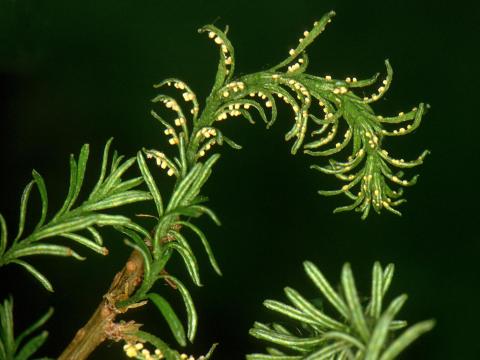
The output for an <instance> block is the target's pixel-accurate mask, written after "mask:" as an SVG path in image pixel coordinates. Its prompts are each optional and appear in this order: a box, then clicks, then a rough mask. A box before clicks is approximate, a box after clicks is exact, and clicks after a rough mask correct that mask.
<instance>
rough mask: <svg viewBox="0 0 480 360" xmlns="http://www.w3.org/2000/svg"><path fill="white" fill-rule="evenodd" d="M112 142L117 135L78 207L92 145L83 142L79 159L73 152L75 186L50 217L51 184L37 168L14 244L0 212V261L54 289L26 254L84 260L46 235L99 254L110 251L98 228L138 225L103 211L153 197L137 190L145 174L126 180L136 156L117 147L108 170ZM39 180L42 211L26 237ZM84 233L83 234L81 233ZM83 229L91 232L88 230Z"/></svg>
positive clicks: (26, 192)
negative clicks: (29, 207) (32, 196)
mask: <svg viewBox="0 0 480 360" xmlns="http://www.w3.org/2000/svg"><path fill="white" fill-rule="evenodd" d="M111 142H112V139H110V140H109V141H108V142H107V145H106V146H105V150H104V153H103V162H102V168H101V172H100V178H99V179H98V182H97V183H96V185H95V187H94V188H93V190H92V191H91V192H90V195H89V196H88V198H87V199H86V200H85V201H84V202H83V203H81V204H80V205H78V206H76V207H75V206H74V205H75V202H76V200H77V198H78V195H79V194H80V190H81V189H82V184H83V180H84V177H85V170H86V167H87V161H88V155H89V146H88V144H85V145H84V146H83V147H82V150H81V151H80V155H79V157H78V161H77V160H75V157H74V156H73V155H71V156H70V187H69V189H68V194H67V198H66V199H65V202H64V203H63V206H62V207H61V209H60V210H59V211H58V212H57V213H56V214H55V215H54V216H53V217H52V219H51V220H50V221H46V219H47V211H48V195H47V187H46V185H45V181H44V180H43V177H42V176H41V175H40V174H39V173H38V172H37V171H35V170H33V172H32V175H33V180H32V181H31V182H29V183H28V184H27V186H26V187H25V189H24V191H23V194H22V199H21V203H20V220H19V225H18V233H17V236H16V237H15V239H13V241H12V242H11V244H10V247H8V239H7V226H6V223H5V219H4V218H3V216H2V215H1V214H0V225H1V235H0V266H3V265H7V264H10V263H12V264H17V265H20V266H22V267H23V268H25V269H26V270H27V271H28V272H30V273H31V274H32V275H33V276H34V277H35V278H36V279H37V280H38V281H39V282H40V283H41V284H42V285H43V286H44V287H45V288H46V289H47V290H49V291H53V288H52V285H51V283H50V281H49V280H48V279H47V278H46V277H45V276H44V275H43V274H41V273H40V272H39V271H38V270H37V269H35V268H34V267H33V266H32V265H30V264H29V263H27V262H26V261H24V260H21V258H23V257H25V256H32V255H54V256H73V257H74V258H75V259H78V260H83V259H84V258H83V257H81V256H80V255H79V254H77V253H76V252H75V251H73V250H72V249H71V248H69V247H67V246H64V245H54V244H49V243H45V241H44V239H50V238H53V237H63V238H66V239H69V240H72V241H74V242H76V243H79V244H81V245H83V246H85V247H87V248H90V249H91V250H93V251H95V252H97V253H99V254H102V255H107V254H108V249H107V248H105V247H103V239H102V236H101V235H100V233H99V232H98V231H97V230H96V228H95V227H102V226H107V225H110V226H124V227H126V228H131V229H135V230H138V227H137V226H136V225H135V224H134V223H133V222H131V221H130V219H128V218H127V217H125V216H122V215H109V214H108V213H106V212H105V211H104V210H107V209H112V208H117V207H119V206H122V205H125V204H129V203H133V202H137V201H144V200H149V199H150V198H151V197H150V195H149V194H148V193H147V192H145V191H141V190H133V189H134V188H135V187H137V186H138V185H140V184H141V183H142V178H141V177H137V178H133V179H131V180H127V181H123V180H122V176H123V175H124V173H125V172H126V171H127V170H128V169H129V168H130V167H131V166H132V165H133V164H134V163H135V159H134V158H133V159H127V160H124V156H118V154H117V152H115V153H114V155H113V158H112V159H111V164H110V168H109V169H108V163H109V155H108V153H109V149H110V144H111ZM34 185H36V187H37V189H38V191H39V193H40V197H41V202H42V210H41V216H40V220H39V221H38V223H37V224H36V226H35V228H34V229H33V231H32V232H31V233H30V234H29V235H27V236H24V237H22V235H23V232H24V228H25V222H26V217H27V205H28V201H29V198H30V193H31V191H32V188H33V186H34ZM79 232H83V233H81V234H80V233H79ZM84 233H87V235H86V234H84ZM7 247H8V248H7Z"/></svg>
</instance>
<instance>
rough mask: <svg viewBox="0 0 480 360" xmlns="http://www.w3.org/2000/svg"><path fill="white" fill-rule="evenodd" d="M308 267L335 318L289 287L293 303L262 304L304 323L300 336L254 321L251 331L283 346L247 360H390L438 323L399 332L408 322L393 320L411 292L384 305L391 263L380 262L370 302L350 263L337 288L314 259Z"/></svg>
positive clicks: (376, 266) (280, 327)
mask: <svg viewBox="0 0 480 360" xmlns="http://www.w3.org/2000/svg"><path fill="white" fill-rule="evenodd" d="M304 268H305V272H306V273H307V275H308V277H309V278H310V279H311V280H312V282H313V283H314V284H315V286H316V287H317V288H318V289H319V290H320V292H321V294H322V295H323V297H324V298H325V300H326V302H327V303H328V305H330V306H332V307H333V309H334V310H335V311H336V312H337V313H338V314H339V315H340V316H339V317H338V318H335V317H333V316H332V315H329V314H327V312H326V311H325V310H324V309H322V308H321V307H318V306H316V305H314V303H313V302H312V301H309V300H307V299H306V298H305V297H303V296H302V295H300V293H299V292H298V291H296V290H294V289H292V288H290V287H286V288H285V294H286V296H287V298H288V300H289V301H290V302H291V303H292V305H293V306H292V305H287V304H284V303H282V302H279V301H276V300H266V301H265V302H264V305H265V307H267V308H268V309H270V310H273V311H275V312H277V313H280V314H281V315H284V316H286V317H288V318H290V319H292V320H294V322H295V323H299V324H300V327H298V326H297V329H301V334H295V333H294V332H293V331H291V330H289V329H288V328H287V327H285V326H283V325H281V324H278V323H273V324H268V325H267V324H263V323H260V322H256V323H255V324H254V327H253V328H252V329H251V330H250V334H251V335H252V336H254V337H256V338H258V339H262V340H266V341H268V342H271V343H272V344H274V345H277V346H280V347H281V348H282V350H279V349H277V348H273V347H270V348H267V352H268V354H252V355H248V356H247V359H249V360H274V359H278V360H280V359H281V360H294V359H298V360H300V359H304V360H313V359H315V360H320V359H331V360H334V359H339V360H340V359H345V360H347V359H362V360H391V359H395V358H396V357H397V355H399V354H400V353H401V352H402V351H403V350H404V349H405V348H406V347H407V346H408V345H410V344H411V343H412V342H413V341H414V340H416V339H417V338H418V337H419V336H420V335H422V334H423V333H425V332H427V331H429V330H430V329H432V328H433V326H434V322H433V321H432V320H427V321H422V322H420V323H417V324H415V325H413V326H411V327H409V328H407V329H406V330H404V331H403V332H402V334H400V335H397V332H398V330H400V329H402V328H405V327H407V323H406V321H402V320H395V316H396V315H397V313H398V312H399V311H400V309H401V308H402V306H403V304H404V303H405V301H406V300H407V295H400V296H398V297H396V298H395V299H394V300H393V301H392V302H391V303H390V304H389V305H388V306H384V304H383V300H384V296H385V294H386V292H387V291H388V288H389V287H390V284H391V281H392V277H393V272H394V266H393V264H389V265H388V266H387V267H386V268H385V269H382V267H381V265H380V263H378V262H376V263H375V264H374V266H373V272H372V286H371V295H370V300H369V301H368V302H365V301H363V300H362V298H361V297H360V296H359V292H358V291H357V288H356V286H355V280H354V278H353V274H352V270H351V268H350V264H348V263H346V264H345V265H344V266H343V270H342V277H341V286H340V290H339V291H338V292H336V291H335V290H334V289H333V287H332V286H331V285H330V284H329V282H328V281H327V280H326V279H325V277H324V276H323V274H322V273H321V272H320V270H319V269H318V268H317V267H316V266H315V265H314V264H313V263H311V262H309V261H306V262H305V263H304ZM325 308H326V306H325ZM283 349H285V350H283ZM285 351H286V352H285Z"/></svg>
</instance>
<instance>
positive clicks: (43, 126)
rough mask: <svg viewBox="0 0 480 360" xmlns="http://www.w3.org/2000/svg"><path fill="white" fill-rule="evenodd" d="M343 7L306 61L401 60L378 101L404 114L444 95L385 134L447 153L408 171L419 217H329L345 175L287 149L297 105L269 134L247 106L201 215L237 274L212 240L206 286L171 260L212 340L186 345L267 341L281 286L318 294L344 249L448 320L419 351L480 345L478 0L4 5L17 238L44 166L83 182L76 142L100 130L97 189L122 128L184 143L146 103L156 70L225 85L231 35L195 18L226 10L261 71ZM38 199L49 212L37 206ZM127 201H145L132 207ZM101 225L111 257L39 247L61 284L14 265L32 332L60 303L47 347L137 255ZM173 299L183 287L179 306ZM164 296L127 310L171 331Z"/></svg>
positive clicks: (234, 354)
mask: <svg viewBox="0 0 480 360" xmlns="http://www.w3.org/2000/svg"><path fill="white" fill-rule="evenodd" d="M472 4H473V2H472ZM331 9H333V10H335V11H336V12H337V16H336V17H335V19H334V21H333V22H332V24H331V25H330V26H329V27H328V28H327V31H326V32H325V33H324V34H323V35H322V36H321V37H320V38H319V39H317V41H316V43H315V44H314V45H313V46H311V48H310V50H309V55H310V60H311V65H310V68H309V72H310V73H313V74H318V75H325V74H330V75H332V76H333V77H337V78H345V77H346V76H356V77H357V78H366V77H369V76H370V75H372V74H373V73H375V72H377V71H384V65H383V60H384V59H385V58H389V59H390V61H391V63H392V65H393V67H394V71H395V75H394V81H393V85H392V87H391V90H390V91H389V92H388V94H387V96H386V97H385V98H384V99H382V100H381V101H380V102H379V103H377V104H376V105H375V106H374V107H375V109H376V110H377V111H378V112H380V113H382V114H396V113H398V112H399V111H405V110H408V109H410V108H411V107H413V106H415V105H416V104H418V102H420V101H426V102H428V103H430V104H431V105H432V109H431V111H430V112H429V113H428V114H427V116H426V117H425V120H424V122H423V124H422V126H421V127H420V128H419V130H417V131H416V132H415V134H413V135H409V136H406V137H404V138H401V139H396V141H391V142H388V143H387V145H386V146H387V147H388V148H390V149H393V151H394V153H395V154H401V156H399V157H403V158H405V159H409V158H410V159H411V158H415V157H416V156H417V155H418V154H419V153H420V152H421V151H422V150H423V149H425V148H428V149H430V150H432V155H431V156H429V157H428V158H427V161H426V162H425V164H424V165H423V166H421V167H420V168H417V169H415V171H413V172H410V174H414V173H416V172H419V173H420V174H421V177H420V181H419V182H418V184H417V185H416V186H414V187H413V188H410V189H408V190H407V193H406V197H407V199H408V203H406V204H405V205H403V206H402V208H401V210H402V212H403V216H402V217H397V216H394V215H391V214H388V213H385V214H382V215H381V216H377V215H376V214H371V215H370V217H369V218H368V219H367V220H366V221H364V222H362V221H361V220H360V219H359V216H358V214H355V213H345V214H338V215H333V214H332V209H333V208H335V207H336V206H339V205H343V204H345V203H346V199H343V198H341V197H333V198H324V197H319V196H318V195H316V190H318V189H320V188H323V189H325V188H332V187H333V186H336V185H338V184H337V183H336V182H335V181H334V180H332V179H329V178H328V177H327V176H325V175H322V174H319V173H317V172H313V171H311V170H309V169H308V166H309V165H310V164H312V163H320V162H321V161H322V159H317V158H309V157H306V156H303V155H297V156H295V157H294V156H292V155H290V153H289V145H290V144H285V143H284V141H283V135H284V133H285V132H286V131H287V130H288V129H289V127H290V126H291V121H292V119H291V118H290V112H289V111H287V109H283V111H282V112H281V115H280V117H279V119H278V120H277V124H276V126H275V127H274V128H273V129H270V130H268V131H267V130H265V129H264V127H263V125H262V123H261V122H260V121H259V122H258V123H257V125H255V126H251V125H249V124H248V123H247V122H246V121H242V120H240V119H239V118H235V119H234V120H231V121H229V122H228V123H226V124H222V126H224V131H225V132H226V133H227V134H228V135H229V136H230V137H232V138H234V139H235V140H236V141H237V142H239V143H241V144H242V145H243V146H244V149H243V150H242V151H240V152H236V151H233V150H230V149H227V148H224V149H222V154H223V156H222V159H221V161H220V162H219V163H218V165H216V167H215V171H214V175H213V176H212V178H211V180H210V181H209V183H208V185H207V186H206V189H205V193H206V194H207V195H208V196H210V198H211V203H210V206H211V207H212V208H213V209H214V210H215V211H216V212H217V214H218V215H219V216H220V217H221V219H222V222H223V226H221V227H216V226H215V225H212V224H211V223H209V222H208V221H206V220H205V221H200V223H201V226H202V227H203V229H204V230H205V232H206V233H207V234H208V235H209V239H210V242H211V244H212V246H213V247H214V250H215V252H216V255H217V258H218V260H219V262H220V264H221V266H222V269H223V272H224V276H223V277H218V276H216V275H215V274H214V273H213V271H212V270H211V268H210V267H209V265H208V262H207V259H206V256H204V253H203V251H202V249H201V248H200V246H198V244H197V243H195V244H193V246H194V248H195V249H196V250H197V251H196V253H197V254H198V255H197V256H198V258H199V261H200V262H201V275H202V277H203V283H204V284H205V286H204V287H203V288H200V289H195V288H194V285H193V284H191V282H190V281H189V280H188V279H187V274H186V271H185V270H184V268H183V265H182V264H181V263H180V261H179V260H180V259H178V258H176V259H174V260H173V261H172V264H169V271H170V272H171V273H173V274H176V275H177V276H179V277H180V278H182V279H184V280H185V282H186V283H187V284H188V285H189V288H190V289H191V291H192V294H193V296H194V299H195V302H196V305H197V308H198V311H199V313H200V324H199V332H198V337H197V341H196V342H195V344H194V345H193V346H191V347H189V348H188V349H187V352H188V353H195V354H201V353H204V352H205V351H206V350H207V349H208V347H209V344H211V343H212V342H220V347H219V348H218V351H217V353H216V356H215V357H214V358H218V359H242V358H243V357H244V354H246V353H248V352H253V351H258V350H260V349H261V348H262V346H261V344H259V342H257V341H256V340H253V339H250V338H249V336H248V335H247V332H248V329H249V327H250V326H251V325H252V323H253V321H254V320H265V321H268V319H271V315H270V314H268V313H267V311H265V310H264V309H263V307H262V305H261V302H262V300H263V299H265V298H277V299H283V295H282V288H283V287H284V286H285V285H290V286H294V287H295V288H297V289H299V290H301V291H302V292H303V293H305V294H307V296H310V297H315V296H317V293H316V292H315V289H314V288H313V286H312V285H311V284H310V283H309V281H308V280H307V279H306V276H305V274H304V273H303V269H302V261H303V260H304V259H310V260H312V261H314V262H315V263H316V264H318V265H319V267H320V268H321V269H322V270H323V271H324V273H325V274H326V275H327V277H328V278H329V279H331V281H332V282H334V283H336V282H337V281H338V279H339V274H340V270H341V266H342V264H343V263H344V262H345V261H350V262H351V263H352V266H353V269H354V273H355V274H356V279H357V282H358V285H359V288H361V289H362V294H363V295H368V291H369V289H368V285H369V281H370V271H371V266H372V264H373V262H374V261H375V260H380V261H381V262H382V263H383V264H386V263H388V262H394V263H395V264H396V269H397V273H396V276H395V279H394V283H393V287H392V289H391V292H390V299H391V298H392V296H393V295H398V294H400V293H402V292H407V293H408V294H409V295H410V296H409V301H408V302H407V304H406V306H405V308H404V310H403V311H402V314H401V315H402V316H403V318H405V319H407V320H409V321H410V322H411V323H413V322H415V321H419V320H423V319H427V318H435V319H437V326H436V328H435V329H434V331H433V332H431V333H430V334H428V335H426V336H424V337H423V338H422V339H421V340H420V341H418V343H415V345H413V346H412V348H411V349H410V350H409V351H408V352H406V353H405V355H404V356H403V357H402V358H404V359H477V358H480V345H479V342H478V323H479V321H480V316H479V314H478V303H479V295H480V291H479V281H478V267H477V264H478V259H479V250H480V245H479V244H480V241H479V238H478V231H477V227H478V222H479V220H480V219H479V217H478V213H477V211H478V210H477V209H478V205H477V204H478V196H477V192H478V190H477V186H478V185H477V183H478V171H477V167H478V165H479V145H478V130H479V129H480V128H479V126H478V122H479V120H480V119H479V118H478V98H477V97H478V95H477V92H476V91H477V84H478V82H479V80H480V78H479V76H478V71H476V70H477V69H476V67H478V59H477V58H476V55H477V52H478V34H479V30H480V29H479V19H480V17H479V13H478V11H477V9H476V8H473V7H472V6H471V4H470V3H469V2H467V1H456V2H447V1H436V2H426V1H424V2H422V1H418V0H417V1H414V0H409V1H385V0H383V1H305V0H304V1H301V0H297V1H292V2H290V3H281V2H277V1H205V0H204V1H200V0H199V1H190V2H189V1H180V0H178V1H176V2H167V1H162V0H156V1H126V0H116V1H112V0H104V1H75V2H74V1H51V2H47V1H33V0H17V1H13V0H0V167H1V170H0V171H1V173H0V174H1V175H0V177H1V180H2V183H3V185H2V187H0V199H1V203H0V211H1V212H2V213H3V214H4V215H5V217H6V218H7V221H8V224H9V229H10V234H11V235H14V232H15V231H16V219H17V211H18V204H19V199H20V195H21V191H22V190H23V186H24V185H25V184H26V183H27V182H28V181H29V179H30V178H29V174H30V171H31V169H32V168H35V169H37V170H38V171H39V172H41V173H42V174H43V176H44V177H45V180H46V182H47V187H48V189H49V195H50V203H51V209H55V208H58V207H59V206H60V205H61V203H62V200H63V198H64V196H65V194H66V191H67V187H68V185H67V183H68V154H69V153H72V152H73V153H78V151H79V149H80V147H81V145H82V144H83V143H85V142H88V143H90V144H91V161H90V164H89V170H87V183H86V185H87V188H88V186H89V185H92V183H93V182H94V181H95V180H96V176H97V173H98V167H99V157H100V155H101V152H102V147H103V144H104V143H105V141H106V140H107V139H108V138H109V137H110V136H114V137H115V141H114V145H115V148H116V149H118V150H119V151H120V152H121V153H123V154H127V155H134V154H135V152H136V151H137V150H138V149H139V148H141V147H143V146H145V147H150V148H151V147H156V148H164V147H166V146H167V145H166V141H165V138H164V137H163V136H162V133H161V131H162V129H161V127H160V126H159V125H158V124H157V123H156V122H155V121H154V120H153V119H151V118H150V116H149V110H150V108H151V104H150V103H149V99H151V98H152V97H153V96H154V95H155V94H156V93H155V91H154V90H153V89H152V87H151V85H152V84H153V83H156V82H158V81H160V80H162V79H163V78H165V77H169V76H175V77H178V78H181V79H183V80H185V81H187V82H188V83H189V84H190V85H191V87H192V88H193V89H194V90H195V91H196V93H197V95H198V96H199V97H200V98H204V97H205V96H206V95H207V94H208V92H209V88H210V86H211V84H212V81H213V76H214V72H215V69H216V63H217V50H216V49H215V47H214V45H213V44H212V43H211V42H210V41H208V40H207V38H206V36H199V35H198V34H197V32H196V30H197V28H199V27H200V26H202V25H204V24H208V23H215V24H216V25H217V26H219V27H224V26H225V25H227V24H228V25H229V26H230V31H229V37H230V39H231V41H232V43H233V44H234V46H235V49H236V54H237V69H238V71H239V74H245V73H249V72H254V71H258V70H261V69H266V68H267V67H269V66H272V65H273V64H275V63H277V62H278V61H279V60H281V59H283V58H284V57H285V55H286V53H287V51H288V49H290V48H291V47H292V46H294V45H295V44H296V43H297V39H298V37H299V36H300V35H301V34H302V33H303V31H304V30H306V29H309V28H310V27H311V24H312V23H313V21H314V20H316V19H318V18H319V17H321V16H322V15H323V14H324V13H325V12H327V11H329V10H331ZM159 182H160V184H161V185H160V187H161V189H162V188H163V189H164V190H163V191H164V192H167V189H168V186H169V185H170V183H169V182H168V181H167V180H165V177H161V178H159ZM162 182H163V183H164V185H162ZM31 209H32V210H31V211H30V214H31V216H32V219H35V215H34V212H35V211H36V208H35V206H33V207H32V208H31ZM52 211H53V210H52ZM129 211H130V212H131V213H132V214H133V213H135V212H138V211H143V212H145V211H146V210H145V208H144V207H143V206H138V207H135V206H133V207H130V208H129ZM32 221H34V220H32ZM104 234H105V238H106V239H107V240H106V244H107V246H108V247H109V248H110V251H111V254H110V256H108V257H104V258H102V257H100V256H98V255H96V254H94V253H89V252H88V251H86V250H85V249H80V250H79V251H80V252H81V253H82V254H84V255H88V259H87V260H86V261H84V262H76V261H73V260H71V259H57V258H53V259H52V258H45V257H40V258H32V259H31V262H32V263H33V264H35V265H36V266H37V267H38V268H39V269H40V270H41V271H42V272H44V273H46V274H48V276H49V278H50V279H51V281H52V282H53V285H54V287H55V289H56V292H55V293H54V294H48V293H47V292H46V291H44V290H43V289H42V288H41V287H40V285H39V284H37V283H36V282H35V281H34V280H33V279H32V278H31V277H30V275H28V274H26V273H25V272H24V271H23V270H20V269H18V268H16V267H15V266H13V265H12V266H7V267H4V268H2V269H1V282H2V285H1V295H2V298H4V297H5V296H6V295H7V294H12V295H13V296H14V298H15V315H16V329H17V331H18V330H20V329H21V328H22V327H24V326H26V324H28V323H29V322H31V321H33V320H34V319H35V318H36V317H37V316H39V315H40V313H41V312H43V311H45V309H46V308H47V307H48V306H49V305H52V306H54V307H55V310H56V313H55V315H54V317H53V318H52V319H51V320H50V321H49V324H48V325H49V326H48V328H49V330H50V338H49V340H48V343H47V345H46V346H45V347H44V348H43V350H42V353H44V354H45V355H50V356H56V355H57V354H59V353H60V352H61V349H62V348H63V347H64V346H65V345H66V344H67V343H68V341H69V340H70V339H71V338H72V336H73V334H74V333H75V331H76V329H78V328H79V327H80V326H81V325H82V324H83V322H84V321H85V320H86V319H87V318H88V316H89V315H90V313H91V312H92V311H93V309H94V308H95V306H96V304H97V303H98V302H99V300H100V298H101V295H102V294H103V293H104V292H105V290H106V288H107V287H108V284H109V283H110V281H111V279H112V276H113V274H114V273H115V272H116V271H117V270H118V269H120V267H121V266H122V264H123V263H124V262H125V259H126V257H127V256H128V253H129V249H128V248H126V247H125V246H124V245H123V244H122V241H121V238H120V237H119V236H118V235H117V234H115V233H114V232H109V231H105V232H104ZM157 286H158V287H157V290H158V291H160V292H162V293H168V292H170V291H169V289H168V288H167V287H164V286H163V285H160V284H159V285H157ZM175 295H176V294H171V295H169V298H170V299H172V301H175V299H176V297H175ZM177 308H178V310H179V313H180V314H183V309H182V307H181V306H180V305H179V306H178V307H177ZM148 310H150V311H145V310H138V311H136V312H133V311H132V312H131V313H129V316H130V318H135V319H137V320H138V321H140V322H144V323H145V324H146V325H145V329H146V330H149V331H151V332H153V333H155V334H157V335H160V336H162V337H163V338H165V339H166V340H167V341H169V342H171V343H172V344H173V341H172V338H171V336H170V334H168V330H167V329H166V327H165V324H164V321H163V319H162V318H161V316H160V314H159V313H157V312H156V311H154V310H153V309H152V308H149V309H148ZM127 319H128V318H127ZM122 357H123V356H122V355H121V354H120V346H119V345H118V344H109V345H105V346H103V347H102V348H101V349H99V350H98V351H96V352H95V354H94V355H93V356H92V359H115V358H122Z"/></svg>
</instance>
